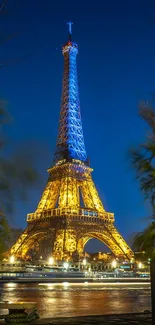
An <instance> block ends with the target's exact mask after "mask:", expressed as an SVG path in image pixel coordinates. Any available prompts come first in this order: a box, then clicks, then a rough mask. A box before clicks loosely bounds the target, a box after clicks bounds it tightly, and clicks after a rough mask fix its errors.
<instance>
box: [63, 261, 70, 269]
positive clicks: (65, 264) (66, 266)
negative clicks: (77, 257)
mask: <svg viewBox="0 0 155 325" xmlns="http://www.w3.org/2000/svg"><path fill="white" fill-rule="evenodd" d="M64 268H65V269H66V270H67V269H68V268H69V264H68V263H67V262H65V263H64Z"/></svg>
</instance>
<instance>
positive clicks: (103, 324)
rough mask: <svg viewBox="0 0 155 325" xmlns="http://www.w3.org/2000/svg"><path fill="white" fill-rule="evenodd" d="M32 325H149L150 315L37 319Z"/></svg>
mask: <svg viewBox="0 0 155 325" xmlns="http://www.w3.org/2000/svg"><path fill="white" fill-rule="evenodd" d="M33 324H38V325H41V324H46V325H48V324H52V325H58V324H60V325H63V324H67V325H85V324H86V325H95V324H96V325H112V324H114V325H134V324H135V325H136V324H138V325H146V324H147V325H148V324H149V325H151V313H150V312H148V313H138V314H123V315H122V314H120V315H104V316H79V317H64V318H47V319H39V320H37V321H35V322H34V323H33Z"/></svg>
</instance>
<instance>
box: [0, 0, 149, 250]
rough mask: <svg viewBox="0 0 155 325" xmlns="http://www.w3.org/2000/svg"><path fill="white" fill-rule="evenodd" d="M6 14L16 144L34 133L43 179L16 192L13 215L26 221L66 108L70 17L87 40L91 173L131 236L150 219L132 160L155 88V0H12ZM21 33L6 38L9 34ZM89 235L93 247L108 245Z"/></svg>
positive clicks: (5, 51)
mask: <svg viewBox="0 0 155 325" xmlns="http://www.w3.org/2000/svg"><path fill="white" fill-rule="evenodd" d="M8 3H9V4H8V6H7V13H6V14H2V15H1V16H0V19H1V33H0V40H1V39H2V41H1V54H0V60H1V62H4V63H5V62H6V63H9V64H8V65H6V66H4V67H3V68H2V69H1V74H0V80H1V89H0V96H1V98H4V99H6V100H7V101H8V105H9V110H10V112H11V114H12V115H13V117H14V121H13V123H12V124H11V125H10V126H9V129H8V132H9V136H10V139H11V141H12V143H14V145H16V144H17V143H18V142H20V143H22V142H25V141H28V142H31V141H32V140H33V141H36V143H37V144H38V147H39V148H40V149H39V155H38V164H39V169H40V171H41V174H42V184H40V186H38V188H37V189H36V190H33V191H31V192H30V196H29V200H28V201H27V202H26V203H20V202H17V207H16V213H15V216H14V225H16V226H18V227H24V226H25V225H26V222H25V220H26V214H27V213H30V212H33V211H34V210H35V208H36V205H37V203H38V201H39V198H40V196H41V193H42V190H43V188H44V186H45V183H46V180H47V176H48V175H47V173H46V170H47V168H48V167H50V165H51V163H52V158H53V153H54V150H55V143H56V136H57V127H58V119H59V110H60V96H61V83H62V73H63V56H62V54H61V46H62V45H63V44H64V43H65V42H66V41H67V36H68V34H67V33H68V31H67V26H66V22H67V21H68V20H71V21H73V22H74V25H73V39H74V41H76V42H77V43H78V45H79V55H78V60H77V63H78V74H79V87H80V101H81V115H82V122H83V131H84V137H85V145H86V150H87V154H88V156H89V157H90V162H91V166H92V167H93V168H94V172H93V179H94V181H95V184H96V186H97V189H98V191H99V193H100V196H101V198H102V200H103V202H104V205H105V208H106V209H107V210H108V211H110V212H114V213H115V217H116V223H115V224H116V226H117V228H118V229H119V231H120V232H121V233H122V235H123V236H124V237H125V239H127V240H130V237H131V234H132V233H133V232H134V231H138V230H140V229H142V228H144V226H145V222H144V218H145V217H146V216H147V215H148V213H149V209H148V208H147V206H146V203H144V200H143V195H142V194H141V193H140V191H139V186H138V184H137V182H136V180H135V176H134V172H133V171H132V169H131V167H130V163H129V160H128V149H129V148H130V147H131V146H133V145H134V144H135V145H136V144H137V143H139V142H140V141H143V139H144V135H145V133H146V130H147V127H146V125H145V124H144V122H143V121H141V120H140V118H139V117H138V108H137V107H138V102H139V101H140V100H142V99H144V98H148V97H149V96H150V94H151V92H153V91H154V90H155V42H154V35H155V2H154V0H152V1H151V0H145V1H144V0H130V1H129V0H127V1H123V0H120V1H119V0H118V1H116V0H104V1H101V0H96V1H91V0H90V1H87V0H85V1H84V0H79V1H77V0H72V1H70V0H65V1H64V0H57V1H54V0H53V1H52V0H42V1H41V0H38V1H31V0H27V1H16V0H14V1H13V0H12V1H8ZM10 34H11V35H13V36H14V37H13V38H12V39H10V40H8V41H7V42H4V43H3V38H5V36H6V35H10ZM101 248H102V247H101V245H98V244H97V243H96V242H95V244H94V245H92V243H91V241H90V243H89V249H92V250H93V251H95V250H97V249H101Z"/></svg>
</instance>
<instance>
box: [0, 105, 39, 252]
mask: <svg viewBox="0 0 155 325" xmlns="http://www.w3.org/2000/svg"><path fill="white" fill-rule="evenodd" d="M10 119H11V118H10V115H9V114H8V112H7V109H6V102H5V101H2V100H1V101H0V253H2V252H3V251H5V249H7V248H8V243H9V241H10V240H11V238H12V232H11V230H10V227H9V226H10V221H11V220H10V219H11V215H12V212H13V211H14V205H15V203H16V201H17V200H19V199H20V200H23V199H26V198H27V194H28V192H29V190H30V188H32V187H33V186H35V185H37V184H38V181H39V179H40V176H39V172H38V171H37V168H36V158H38V157H35V152H32V150H31V148H30V150H29V147H28V146H27V147H26V146H24V145H23V147H22V148H17V146H13V147H11V148H9V141H6V137H5V136H4V128H5V124H6V123H8V122H9V121H10ZM10 149H11V150H10ZM33 150H34V149H33Z"/></svg>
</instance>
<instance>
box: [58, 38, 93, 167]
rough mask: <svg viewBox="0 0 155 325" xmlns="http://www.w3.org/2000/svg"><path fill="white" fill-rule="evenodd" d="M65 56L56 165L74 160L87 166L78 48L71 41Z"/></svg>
mask: <svg viewBox="0 0 155 325" xmlns="http://www.w3.org/2000/svg"><path fill="white" fill-rule="evenodd" d="M62 53H63V55H64V76H63V87H62V99H61V111H60V120H59V132H58V138H57V144H56V151H55V155H54V163H58V161H61V160H64V159H65V160H66V161H70V160H72V159H76V160H80V161H82V162H84V163H86V164H87V160H88V158H87V154H86V150H85V145H84V137H83V130H82V122H81V114H80V100H79V92H78V78H77V67H76V56H77V53H78V46H77V44H76V43H74V42H72V41H71V40H70V41H68V42H67V43H66V44H65V45H64V46H63V48H62Z"/></svg>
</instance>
